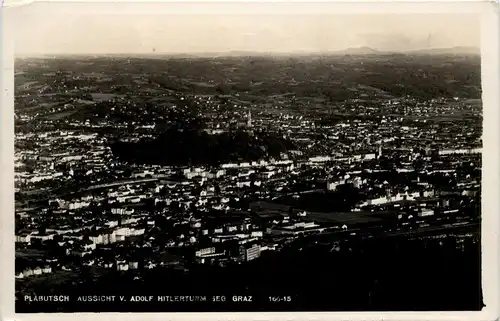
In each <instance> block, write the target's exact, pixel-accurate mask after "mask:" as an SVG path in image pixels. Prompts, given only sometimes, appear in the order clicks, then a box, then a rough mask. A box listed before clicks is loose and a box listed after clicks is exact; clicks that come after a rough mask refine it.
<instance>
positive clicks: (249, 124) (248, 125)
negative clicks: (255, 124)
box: [247, 110, 252, 127]
mask: <svg viewBox="0 0 500 321" xmlns="http://www.w3.org/2000/svg"><path fill="white" fill-rule="evenodd" d="M247 127H252V112H251V111H250V110H248V119H247Z"/></svg>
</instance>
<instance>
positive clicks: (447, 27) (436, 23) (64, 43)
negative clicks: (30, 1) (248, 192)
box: [14, 10, 480, 55]
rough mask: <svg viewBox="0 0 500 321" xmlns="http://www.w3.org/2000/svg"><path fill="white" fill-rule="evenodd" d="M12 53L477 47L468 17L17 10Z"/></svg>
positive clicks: (474, 20) (473, 18)
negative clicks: (98, 12)
mask: <svg viewBox="0 0 500 321" xmlns="http://www.w3.org/2000/svg"><path fill="white" fill-rule="evenodd" d="M16 14H17V16H15V19H14V20H15V21H22V23H15V28H14V29H15V31H14V44H15V53H16V55H29V54H127V53H129V54H141V53H176V54H177V53H203V52H228V51H254V52H271V53H272V52H286V53H293V52H304V51H306V52H325V51H335V50H342V49H346V48H354V47H362V46H367V47H371V48H374V49H378V50H389V51H406V50H418V49H428V48H449V47H456V46H467V47H479V39H480V30H479V29H480V23H479V21H480V20H479V16H477V15H472V14H471V15H467V14H448V15H446V14H434V15H432V14H411V15H410V14H406V15H387V14H378V15H368V14H365V15H340V14H323V15H319V14H302V15H300V14H294V15H291V14H281V15H279V14H246V15H243V14H225V15H224V14H183V15H178V14H177V15H176V14H171V13H169V14H92V13H89V12H86V13H80V14H77V13H75V12H70V13H68V12H64V13H62V12H61V13H58V12H56V11H52V12H42V11H41V10H38V11H37V10H27V11H25V12H17V13H16Z"/></svg>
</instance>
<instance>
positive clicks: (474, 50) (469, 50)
mask: <svg viewBox="0 0 500 321" xmlns="http://www.w3.org/2000/svg"><path fill="white" fill-rule="evenodd" d="M460 49H462V51H460ZM355 50H367V51H371V52H368V53H363V52H354V53H349V51H355ZM453 50H457V52H456V54H466V55H474V54H476V55H480V54H481V47H476V46H453V47H432V48H419V49H409V50H384V49H375V48H372V47H368V46H359V47H348V48H344V49H338V50H327V51H314V50H297V51H290V52H286V51H258V50H255V51H253V50H238V49H235V50H228V51H189V52H187V51H186V52H167V51H164V52H156V51H151V52H137V53H125V52H122V53H120V52H116V53H93V52H82V53H76V52H75V53H55V52H54V53H19V54H15V53H14V58H38V57H54V56H80V57H82V56H87V57H88V56H194V57H200V58H203V57H204V56H205V57H206V56H214V55H215V56H220V57H224V56H225V55H226V56H227V55H232V56H234V57H237V56H238V55H240V56H242V57H243V56H249V55H250V56H251V55H260V56H262V55H267V56H301V55H302V56H304V55H309V56H312V55H335V54H337V55H360V56H368V55H370V54H375V55H376V54H378V55H384V54H385V55H391V54H415V53H430V54H432V51H435V52H436V53H437V54H439V52H438V51H453Z"/></svg>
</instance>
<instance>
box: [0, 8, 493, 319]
mask: <svg viewBox="0 0 500 321" xmlns="http://www.w3.org/2000/svg"><path fill="white" fill-rule="evenodd" d="M78 5H79V6H82V7H83V6H85V5H86V4H74V5H72V6H74V9H73V10H69V9H64V8H63V9H61V10H58V9H57V8H61V7H64V6H68V4H57V3H52V4H50V3H33V4H29V5H26V6H22V7H19V8H13V9H12V12H11V14H12V16H11V17H15V19H16V20H19V21H21V20H22V21H23V23H19V24H16V30H15V31H13V35H14V36H13V48H14V49H13V50H14V66H13V73H14V85H13V90H14V92H13V100H14V105H13V106H14V110H13V116H14V117H13V118H14V120H13V122H14V125H13V126H14V155H13V158H14V182H13V188H14V193H13V195H14V197H15V200H14V201H13V203H14V206H13V207H14V210H15V213H12V214H9V215H15V220H14V224H13V225H12V226H11V227H9V228H13V229H14V234H15V271H13V272H14V273H15V274H14V275H12V278H15V312H16V313H40V312H43V313H75V312H295V311H297V312H298V311H302V312H306V311H319V312H339V311H342V312H362V311H389V312H390V311H481V310H482V309H483V308H485V306H486V304H485V301H484V289H483V285H484V283H485V280H484V275H482V259H481V253H482V246H484V244H482V242H481V239H482V225H483V224H482V217H483V216H484V215H497V214H498V212H497V210H496V209H493V210H492V212H491V213H488V214H484V211H482V209H483V208H482V207H483V206H482V187H483V186H482V181H483V178H484V177H483V176H484V175H485V172H484V171H483V160H484V158H483V157H482V156H483V90H482V78H481V74H482V68H481V46H482V43H481V15H479V14H477V13H431V14H429V13H426V14H424V13H404V14H391V13H380V12H378V13H373V14H371V13H369V12H365V13H362V14H355V13H350V14H347V13H335V11H334V10H325V12H324V13H321V12H319V13H309V12H307V11H305V12H303V13H301V12H295V13H293V14H289V13H280V11H275V12H267V13H262V12H257V11H256V12H253V11H251V10H249V11H248V12H245V10H240V11H239V12H233V13H223V12H220V13H218V12H215V11H213V12H209V13H205V14H202V13H199V12H195V11H193V12H190V11H189V10H187V11H186V12H185V13H184V14H177V13H172V12H170V13H169V12H168V11H161V10H158V11H157V12H154V11H153V12H152V11H150V12H148V13H144V12H137V13H134V12H132V11H131V10H125V9H123V10H122V11H120V10H121V9H119V7H118V4H115V5H116V6H117V11H116V13H113V11H105V12H101V13H91V12H90V11H86V10H82V11H79V10H78V9H77V8H76V7H77V6H78ZM89 5H90V4H89ZM95 5H96V6H97V5H98V4H95ZM156 6H160V5H159V4H157V5H156ZM161 6H163V7H168V6H169V4H161ZM205 6H209V5H205ZM241 6H244V4H241ZM289 6H293V4H289ZM93 12H94V11H93ZM95 12H97V11H95ZM13 19H14V18H13ZM483 68H485V67H484V66H483ZM497 72H498V71H497ZM486 175H488V174H486ZM483 204H484V203H483ZM3 214H7V213H3ZM3 228H4V229H5V226H3Z"/></svg>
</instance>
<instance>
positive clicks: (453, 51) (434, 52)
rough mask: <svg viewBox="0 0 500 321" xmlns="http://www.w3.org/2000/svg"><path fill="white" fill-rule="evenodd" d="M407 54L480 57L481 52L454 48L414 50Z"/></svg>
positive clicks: (469, 48) (472, 49) (475, 49)
mask: <svg viewBox="0 0 500 321" xmlns="http://www.w3.org/2000/svg"><path fill="white" fill-rule="evenodd" d="M406 53H413V54H427V55H479V54H481V50H480V48H476V47H452V48H431V49H421V50H413V51H409V52H406Z"/></svg>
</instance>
